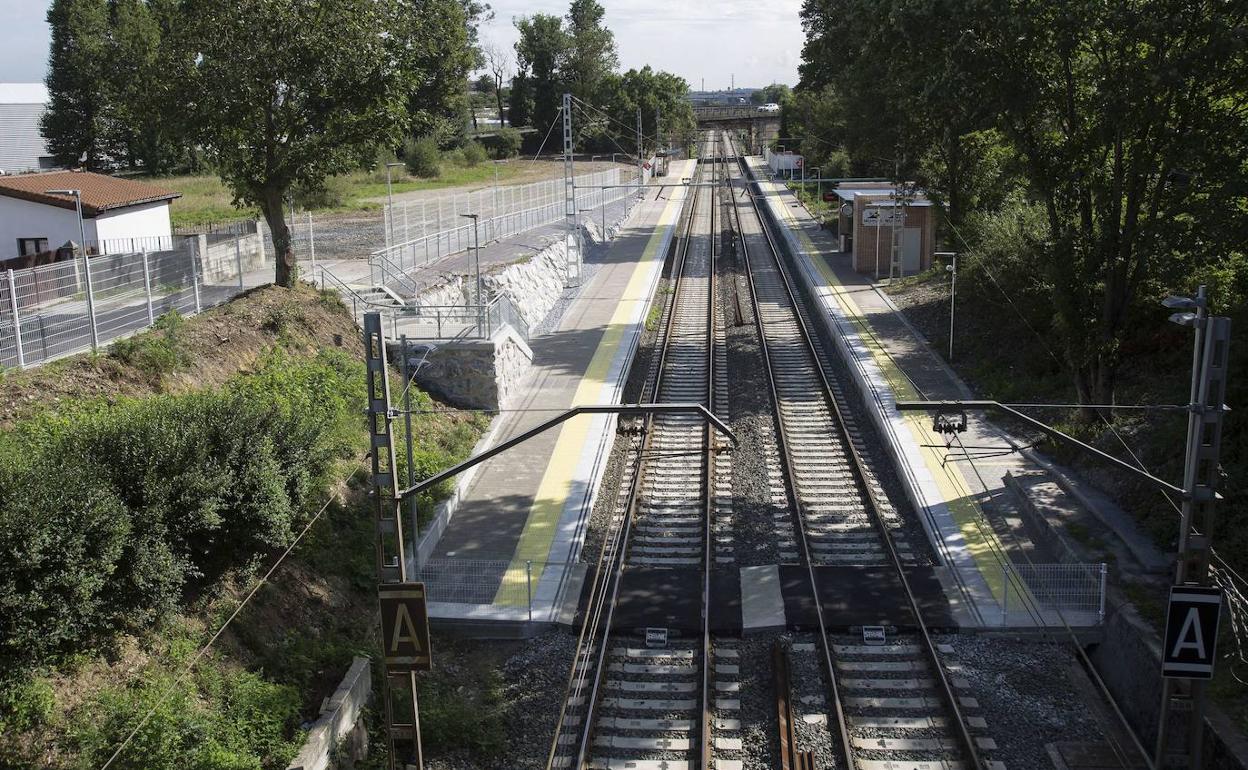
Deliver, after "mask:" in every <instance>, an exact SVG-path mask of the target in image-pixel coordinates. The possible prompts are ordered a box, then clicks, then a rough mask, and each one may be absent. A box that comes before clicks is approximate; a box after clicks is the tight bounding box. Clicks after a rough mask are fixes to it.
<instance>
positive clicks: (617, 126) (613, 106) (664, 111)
mask: <svg viewBox="0 0 1248 770" xmlns="http://www.w3.org/2000/svg"><path fill="white" fill-rule="evenodd" d="M688 92H689V84H688V83H687V82H685V80H684V78H681V77H679V76H677V75H673V74H672V73H670V72H662V71H659V72H656V71H654V70H652V69H651V68H650V67H649V65H647V66H645V67H642V68H641V69H640V70H637V69H631V70H629V71H627V72H625V73H623V74H619V75H615V74H612V75H608V76H607V77H606V78H604V79H603V85H602V89H601V96H600V97H599V99H600V101H601V103H602V104H603V109H604V111H605V112H606V114H607V115H609V116H610V117H611V120H603V121H601V122H600V124H599V126H598V130H599V136H601V137H602V139H603V140H604V141H605V142H606V144H603V145H600V147H601V148H602V149H606V147H607V145H608V144H610V145H615V146H618V147H627V148H630V149H631V148H633V147H636V145H637V137H636V131H635V129H634V128H632V127H633V126H635V125H636V122H637V111H638V110H639V109H640V110H641V132H642V134H643V137H644V138H643V142H644V144H645V147H644V148H643V152H644V153H648V152H651V151H653V150H654V149H655V147H656V144H655V142H656V140H657V136H658V134H657V130H656V126H655V123H654V120H655V111H656V110H657V111H658V113H659V116H660V120H662V130H663V138H664V140H667V139H669V138H670V140H671V142H672V144H673V145H674V146H682V145H687V144H690V143H691V142H692V141H693V140H694V137H695V134H696V131H697V120H696V119H695V118H694V116H693V108H692V107H691V106H690V105H689V102H688V100H687V99H686V98H685V97H686V95H687V94H688Z"/></svg>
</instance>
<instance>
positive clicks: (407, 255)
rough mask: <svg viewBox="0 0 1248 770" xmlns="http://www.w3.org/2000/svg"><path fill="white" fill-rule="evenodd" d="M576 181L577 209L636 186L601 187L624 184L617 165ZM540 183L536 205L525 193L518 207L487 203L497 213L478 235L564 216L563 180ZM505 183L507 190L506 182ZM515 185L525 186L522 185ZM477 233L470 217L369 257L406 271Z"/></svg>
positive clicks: (495, 236) (519, 229) (462, 246)
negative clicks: (463, 222) (577, 186)
mask: <svg viewBox="0 0 1248 770" xmlns="http://www.w3.org/2000/svg"><path fill="white" fill-rule="evenodd" d="M576 182H577V184H579V185H584V187H582V188H578V190H577V195H576V205H577V208H578V209H580V208H598V207H601V206H604V205H606V204H607V203H613V202H615V201H618V200H622V199H624V198H627V197H628V196H629V195H631V194H633V192H634V190H633V189H632V188H625V187H618V188H612V189H602V188H601V186H603V185H618V184H620V172H619V170H618V169H611V170H610V171H602V172H596V173H594V174H586V175H583V176H579V177H577V178H576ZM539 186H540V189H541V190H542V191H543V192H542V194H540V195H536V194H535V195H534V197H533V198H532V199H529V202H531V203H532V205H525V199H523V198H522V200H521V205H520V206H519V207H515V205H514V201H513V202H511V203H509V202H507V201H503V202H501V203H498V204H497V205H492V206H491V207H490V208H489V209H487V211H488V212H491V213H492V214H493V215H492V216H488V217H487V216H482V217H481V218H480V219H479V220H478V221H477V225H476V226H477V235H479V236H480V239H481V243H489V242H491V241H497V240H500V239H502V238H509V237H511V236H513V235H518V234H520V233H523V232H526V231H528V230H532V229H533V228H536V227H541V226H542V225H548V224H551V223H552V222H557V221H559V220H561V219H563V217H564V216H565V215H566V211H565V210H564V207H565V205H566V202H565V201H564V199H563V194H562V188H563V182H562V181H559V182H558V186H557V187H556V186H555V185H553V184H552V183H551V182H541V183H537V185H532V187H539ZM525 187H530V186H525ZM501 189H502V190H507V188H501ZM515 189H516V190H520V191H521V192H523V189H524V188H515ZM508 194H510V195H515V194H517V193H505V196H506V195H508ZM440 205H441V204H439V206H440ZM495 212H496V213H495ZM460 213H466V212H459V211H458V209H456V210H455V211H454V212H453V214H454V215H455V216H458V215H459V214H460ZM439 221H441V217H439ZM473 238H474V233H473V224H472V223H471V222H469V223H467V224H462V225H456V226H454V227H450V228H446V229H440V230H439V231H437V232H434V233H429V234H427V235H422V236H420V237H417V238H412V239H410V240H405V241H403V242H400V243H396V244H392V245H390V246H387V247H385V248H382V249H378V250H377V251H374V252H373V253H372V254H371V255H370V256H369V262H370V263H375V262H378V261H379V258H384V259H385V260H387V261H388V262H389V263H390V264H392V265H395V266H397V267H398V269H399V271H400V272H403V273H405V274H406V273H408V272H410V271H411V270H413V269H414V268H417V267H421V266H423V265H427V264H429V263H431V262H434V261H437V260H439V259H441V258H443V257H445V256H447V255H449V254H457V253H459V252H461V251H465V250H467V249H470V248H472V246H473V243H474V241H473Z"/></svg>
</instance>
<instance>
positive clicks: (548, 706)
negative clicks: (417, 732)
mask: <svg viewBox="0 0 1248 770" xmlns="http://www.w3.org/2000/svg"><path fill="white" fill-rule="evenodd" d="M435 644H437V647H435V650H436V652H435V653H434V654H435V655H436V656H437V658H436V662H435V665H436V666H437V667H438V670H439V671H440V672H442V673H443V674H444V675H450V676H454V673H455V671H457V670H459V669H463V668H468V667H472V666H479V665H481V664H480V662H479V661H480V659H481V658H483V657H488V656H505V657H503V659H502V660H501V661H500V662H499V664H498V667H497V672H498V675H499V676H500V677H501V679H502V682H503V691H502V700H503V704H504V705H503V708H502V713H501V714H499V717H498V718H499V719H500V720H501V721H502V723H503V725H504V730H505V745H504V748H503V750H502V751H501V752H500V753H499V755H498V756H496V757H482V756H477V755H474V754H473V753H472V752H471V751H469V750H468V749H466V748H461V749H457V750H455V751H452V752H449V753H443V754H430V753H429V752H428V751H426V755H425V767H426V768H428V770H540V768H544V767H545V766H546V757H547V754H548V753H549V752H550V741H551V740H552V739H553V738H554V732H555V721H556V720H557V719H558V717H559V707H560V705H561V704H562V702H563V694H564V690H565V689H566V686H567V680H568V672H569V667H570V666H571V663H572V656H573V653H574V652H575V649H576V637H574V636H572V635H571V634H569V633H567V632H566V631H551V632H548V633H545V634H542V635H540V636H536V637H534V638H532V639H527V640H524V641H484V640H467V639H455V640H448V641H447V642H445V643H438V642H437V640H435Z"/></svg>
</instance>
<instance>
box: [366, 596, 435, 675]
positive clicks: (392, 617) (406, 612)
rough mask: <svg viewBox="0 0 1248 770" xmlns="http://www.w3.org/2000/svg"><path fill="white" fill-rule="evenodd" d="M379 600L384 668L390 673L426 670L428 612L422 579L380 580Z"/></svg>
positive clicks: (429, 666)
mask: <svg viewBox="0 0 1248 770" xmlns="http://www.w3.org/2000/svg"><path fill="white" fill-rule="evenodd" d="M377 597H378V599H379V601H380V604H381V632H382V639H383V640H384V641H383V642H382V643H383V644H384V645H385V659H386V670H387V671H389V672H390V673H392V674H397V673H402V672H405V671H428V670H429V669H430V668H431V667H432V662H431V660H430V657H429V613H428V609H427V607H426V606H425V584H424V583H382V584H381V585H380V586H378V587H377Z"/></svg>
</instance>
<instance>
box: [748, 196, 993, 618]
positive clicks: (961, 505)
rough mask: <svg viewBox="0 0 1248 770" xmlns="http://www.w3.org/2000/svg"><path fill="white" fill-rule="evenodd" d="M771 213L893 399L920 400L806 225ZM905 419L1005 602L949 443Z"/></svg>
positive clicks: (970, 547)
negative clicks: (947, 455) (946, 448)
mask: <svg viewBox="0 0 1248 770" xmlns="http://www.w3.org/2000/svg"><path fill="white" fill-rule="evenodd" d="M760 186H762V187H763V189H765V190H766V189H768V188H770V189H771V190H772V191H773V192H774V191H778V189H779V188H778V186H776V185H775V183H774V182H760ZM769 203H770V202H769ZM771 209H772V211H773V213H778V214H779V215H780V216H781V217H782V218H783V219H784V220H785V224H786V225H787V226H788V229H789V231H790V232H792V233H793V234H794V235H795V236H796V237H797V238H798V239H799V241H800V243H801V247H802V251H803V252H804V254H803V256H805V257H807V258H808V259H809V260H810V262H811V264H812V265H814V266H815V268H816V269H817V270H818V271H819V273H820V275H822V276H823V279H824V281H825V282H826V283H827V286H828V288H829V289H830V290H831V292H832V295H833V297H835V298H836V301H837V304H838V305H840V307H841V310H842V312H844V313H845V316H846V317H847V318H848V319H849V320H850V322H851V323H852V324H853V325H854V328H855V329H856V330H857V332H858V336H859V338H860V339H861V341H862V344H863V345H864V346H866V348H867V350H869V351H870V353H871V358H872V360H873V361H874V362H875V365H876V366H877V367H878V368H879V370H880V372H881V374H882V375H883V376H884V379H885V381H886V382H887V383H888V386H889V388H890V389H891V390H892V392H893V396H894V398H896V399H897V400H913V399H919V398H921V396H920V394H919V393H918V392H917V391H916V390H915V388H914V386H913V384H912V383H911V382H910V381H909V379H907V378H906V376H905V374H904V373H903V372H902V371H901V369H900V367H899V366H898V365H897V362H896V361H894V360H893V358H892V356H891V355H890V354H889V353H888V351H887V350H886V349H885V348H884V346H883V344H882V343H881V341H880V339H879V338H878V337H877V336H876V334H875V330H874V329H873V328H872V327H871V323H870V321H869V320H868V319H867V317H866V314H864V313H863V312H862V310H861V308H859V307H858V304H857V303H856V302H855V301H854V299H853V297H852V296H851V292H850V290H849V289H848V288H847V287H846V286H845V285H843V284H842V283H841V282H840V280H839V279H838V278H837V276H836V272H835V271H834V270H833V269H832V267H831V266H830V265H829V264H828V262H827V259H826V258H825V257H824V256H823V254H822V253H821V252H820V250H819V248H818V247H817V246H816V245H815V244H814V242H813V241H811V239H810V237H809V236H808V235H807V234H806V232H805V231H804V229H803V228H802V225H801V223H800V222H799V221H798V220H797V218H796V217H795V216H794V215H793V213H792V212H791V211H789V210H788V207H787V206H782V205H781V206H772V207H771ZM902 419H903V422H904V423H905V425H906V426H907V428H908V429H909V430H910V432H911V435H912V436H913V437H914V439H915V443H916V444H917V445H918V447H919V452H920V454H921V456H922V459H923V464H924V466H925V467H926V468H927V469H928V471H929V472H930V473H931V476H932V479H933V480H934V481H935V482H936V485H937V487H938V488H939V490H940V494H941V497H942V498H943V501H944V503H945V505H946V506H947V507H948V508H949V512H950V515H952V516H953V520H954V521H955V522H956V523H957V525H958V529H959V531H960V532H961V533H962V537H963V539H964V541H965V543H966V549H967V551H968V552H969V553H970V554H971V556H972V557H973V558H974V560H975V564H976V565H977V566H978V567H979V571H980V574H981V575H982V576H983V578H984V581H985V582H986V583H987V584H988V587H989V588H990V589H991V591H992V593H993V596H994V597H996V599H997V600H998V601H1001V599H1002V598H1003V595H1004V591H1005V579H1004V575H1003V574H1002V570H1001V568H1000V560H999V558H998V556H997V554H1000V553H1003V552H1004V549H1003V547H1002V544H1001V542H1000V540H999V539H998V538H997V535H996V533H995V532H994V531H993V530H992V529H991V527H990V526H989V525H988V522H987V520H986V519H985V518H984V513H983V510H982V509H981V508H980V506H979V503H978V501H977V500H976V499H975V495H974V493H973V492H972V491H971V489H970V486H969V485H968V483H967V480H966V478H965V477H964V476H963V474H962V471H961V469H959V468H958V467H957V466H955V465H954V464H953V463H948V462H945V461H944V458H943V457H942V453H941V452H940V451H939V450H938V449H937V448H936V447H938V446H941V445H943V444H944V439H943V438H942V437H941V436H939V435H937V434H935V433H933V432H932V431H931V430H930V428H929V427H928V423H929V418H928V416H927V415H924V414H920V413H916V412H909V413H905V414H903V415H902ZM1013 599H1014V597H1011V600H1013Z"/></svg>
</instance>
